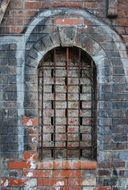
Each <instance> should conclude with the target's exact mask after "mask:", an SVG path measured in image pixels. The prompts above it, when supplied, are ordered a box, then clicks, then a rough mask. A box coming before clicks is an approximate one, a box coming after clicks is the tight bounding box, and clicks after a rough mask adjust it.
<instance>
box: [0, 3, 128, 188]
mask: <svg viewBox="0 0 128 190" xmlns="http://www.w3.org/2000/svg"><path fill="white" fill-rule="evenodd" d="M105 2H106V1H105V0H88V1H85V0H83V1H82V0H81V1H76V0H72V1H69V0H65V1H63V0H61V1H60V0H51V1H45V0H44V1H40V0H35V1H34V0H33V1H32V0H28V1H27V0H25V1H23V0H12V1H11V2H10V5H9V7H8V9H7V11H6V13H5V16H4V19H3V21H2V24H1V26H0V34H1V35H5V34H12V35H13V34H21V33H23V32H24V30H25V29H26V27H27V25H28V24H29V23H30V21H31V20H32V19H33V18H34V17H35V16H36V14H38V13H39V12H40V11H42V10H43V9H46V8H47V9H52V8H57V7H66V8H77V9H87V10H89V11H90V12H92V13H93V14H94V15H95V16H96V17H98V18H99V19H100V20H101V21H103V22H105V23H107V24H108V25H110V27H112V28H113V29H114V30H116V31H117V32H118V33H119V34H120V35H121V37H122V38H123V40H124V41H125V43H126V44H127V45H128V19H127V18H128V11H127V9H128V2H127V1H126V0H118V5H117V17H115V18H107V17H106V3H105ZM56 22H57V24H58V23H60V22H61V20H59V19H58V20H56ZM66 22H68V24H70V22H71V20H70V19H69V20H68V19H67V21H66ZM75 22H77V20H76V21H75ZM9 51H10V50H9ZM22 124H23V125H24V126H25V127H28V128H29V125H30V124H31V125H32V126H33V127H32V128H29V132H30V136H31V137H37V131H36V129H35V128H36V126H38V124H39V121H38V118H35V117H34V118H29V117H25V118H23V120H22ZM106 125H107V124H106ZM109 127H110V126H108V128H109ZM106 130H108V129H106ZM123 132H124V131H123ZM124 133H125V132H124ZM108 140H109V137H106V142H107V141H108ZM122 144H123V143H122ZM122 144H119V145H120V146H123V145H122ZM116 148H117V149H118V147H116ZM125 148H126V147H124V149H125ZM33 149H34V148H33ZM122 149H123V148H122ZM37 159H38V155H37V152H36V151H33V152H31V151H25V152H24V156H23V159H20V160H17V159H16V160H9V161H8V163H7V165H6V169H7V170H8V174H7V175H6V172H3V173H2V176H3V177H2V179H1V190H8V189H9V190H14V189H15V188H16V190H18V189H19V187H25V186H26V185H27V186H29V185H31V184H33V187H32V189H33V190H34V189H35V190H36V189H37V187H38V188H39V189H40V190H47V189H49V186H52V187H54V188H55V187H56V188H57V186H58V187H61V190H72V189H74V190H80V189H81V187H82V188H86V186H88V184H93V185H90V187H89V188H90V189H89V188H88V190H109V189H111V188H109V184H107V186H108V187H105V186H104V187H102V186H100V187H97V188H96V187H95V177H94V176H95V174H96V173H95V172H96V165H97V163H96V162H95V161H92V162H91V161H90V162H89V161H88V162H87V161H84V162H83V161H63V160H62V161H47V162H39V161H38V162H37ZM116 163H117V166H116V167H117V168H118V171H120V174H119V175H120V176H121V175H123V172H124V167H125V163H124V162H121V161H118V160H117V162H116ZM109 167H110V168H112V167H113V166H112V164H111V163H110V162H106V165H104V163H103V165H102V163H101V164H100V165H99V168H100V170H99V173H98V174H99V176H101V178H103V179H104V178H105V176H109V177H111V173H110V171H109ZM58 168H59V169H58ZM121 172H122V173H121ZM58 181H59V182H60V183H59V184H57V182H58ZM91 186H92V187H91ZM93 186H94V187H93ZM113 190H114V189H113ZM115 190H116V187H115Z"/></svg>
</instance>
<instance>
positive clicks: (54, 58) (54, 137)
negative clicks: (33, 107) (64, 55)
mask: <svg viewBox="0 0 128 190" xmlns="http://www.w3.org/2000/svg"><path fill="white" fill-rule="evenodd" d="M53 53H54V55H53V62H54V74H53V76H54V121H53V122H54V134H53V139H54V149H53V158H54V159H55V147H56V49H54V52H53Z"/></svg>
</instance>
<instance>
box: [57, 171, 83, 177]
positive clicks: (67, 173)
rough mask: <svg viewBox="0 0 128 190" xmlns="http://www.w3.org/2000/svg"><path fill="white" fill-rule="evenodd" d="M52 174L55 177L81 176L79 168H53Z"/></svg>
mask: <svg viewBox="0 0 128 190" xmlns="http://www.w3.org/2000/svg"><path fill="white" fill-rule="evenodd" d="M53 175H54V176H56V177H81V171H80V170H54V171H53Z"/></svg>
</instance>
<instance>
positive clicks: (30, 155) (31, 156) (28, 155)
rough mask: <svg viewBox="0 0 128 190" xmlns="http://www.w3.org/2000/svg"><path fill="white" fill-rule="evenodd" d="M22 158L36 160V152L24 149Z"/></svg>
mask: <svg viewBox="0 0 128 190" xmlns="http://www.w3.org/2000/svg"><path fill="white" fill-rule="evenodd" d="M23 156H24V160H25V161H27V160H30V159H32V160H37V153H34V152H30V151H25V152H24V155H23Z"/></svg>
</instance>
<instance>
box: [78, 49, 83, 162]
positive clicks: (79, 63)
mask: <svg viewBox="0 0 128 190" xmlns="http://www.w3.org/2000/svg"><path fill="white" fill-rule="evenodd" d="M78 56H79V57H78V80H79V87H78V88H79V91H78V93H79V108H78V109H79V110H78V118H79V129H78V130H79V131H78V133H79V159H80V158H81V157H82V149H81V145H80V144H81V140H82V136H81V132H80V125H81V116H80V95H81V85H80V77H81V49H79V55H78Z"/></svg>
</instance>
